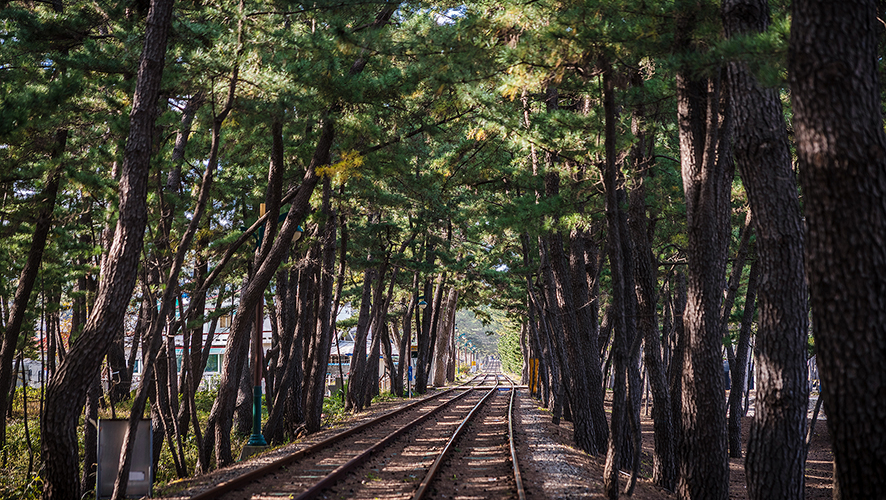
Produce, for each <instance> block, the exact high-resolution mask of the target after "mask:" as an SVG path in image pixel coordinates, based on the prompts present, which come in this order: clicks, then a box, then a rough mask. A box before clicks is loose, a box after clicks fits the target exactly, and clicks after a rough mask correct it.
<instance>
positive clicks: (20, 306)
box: [0, 130, 68, 446]
mask: <svg viewBox="0 0 886 500" xmlns="http://www.w3.org/2000/svg"><path fill="white" fill-rule="evenodd" d="M67 138H68V132H67V131H66V130H59V131H58V132H56V134H55V145H54V147H53V152H52V157H53V159H58V158H60V157H61V155H62V152H63V151H64V149H65V144H66V143H67ZM48 175H49V178H48V182H47V183H46V187H44V189H43V191H42V192H41V193H40V194H39V195H38V196H37V197H35V198H37V199H38V200H39V204H40V208H39V211H38V213H37V223H36V224H35V225H34V234H33V235H32V237H31V247H30V249H29V250H28V257H27V260H26V261H25V265H24V267H23V268H22V270H21V273H20V274H19V278H18V285H17V286H16V288H15V295H14V296H13V299H12V306H11V307H10V308H9V316H8V318H7V319H6V324H5V325H2V327H3V341H2V345H0V394H3V395H4V396H3V397H0V416H5V415H6V412H7V411H8V409H9V406H8V399H7V398H6V397H5V395H6V394H8V393H9V391H10V390H11V389H13V388H14V387H15V383H14V381H13V373H12V362H13V359H14V358H15V352H16V348H17V347H18V338H19V335H20V334H21V329H22V324H23V323H24V320H25V311H26V310H27V307H28V302H29V301H30V299H31V291H33V289H34V285H35V284H36V283H37V274H38V273H39V271H40V264H41V263H42V262H43V251H44V250H45V249H46V240H47V237H48V236H49V230H50V229H51V228H52V212H53V210H54V209H55V200H56V198H57V197H58V190H59V185H60V184H61V178H62V173H61V168H54V169H53V170H52V171H50V172H49V173H48ZM5 444H6V418H5V417H4V418H0V446H3V445H5Z"/></svg>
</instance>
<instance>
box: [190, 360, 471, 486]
mask: <svg viewBox="0 0 886 500" xmlns="http://www.w3.org/2000/svg"><path fill="white" fill-rule="evenodd" d="M478 378H480V376H479V375H477V376H476V377H474V378H473V379H471V380H469V381H467V382H465V383H464V384H461V385H459V386H456V387H453V388H451V389H447V390H445V391H442V392H440V393H438V394H434V395H433V396H430V397H427V398H423V399H419V400H418V401H415V402H412V403H409V404H408V405H405V406H403V407H401V408H398V409H396V410H394V411H392V412H390V413H386V414H384V415H381V416H379V417H376V418H373V419H371V420H368V421H366V422H363V423H362V424H359V425H355V426H354V427H351V428H350V429H347V430H345V431H343V432H340V433H338V434H336V435H334V436H330V437H328V438H326V439H324V440H322V441H318V442H316V443H314V444H312V445H310V446H307V447H305V448H302V449H301V450H298V451H295V452H293V453H291V454H289V455H286V456H284V457H280V458H278V459H276V460H274V461H271V462H269V463H267V464H265V465H262V466H260V467H257V468H255V469H253V470H251V471H249V472H246V473H244V474H241V475H239V476H237V477H235V478H232V479H229V480H227V481H224V482H221V483H219V484H218V485H216V486H213V487H212V488H209V489H208V490H205V491H202V492H200V493H198V494H196V495H194V496H192V497H191V500H214V499H216V498H218V497H220V496H222V495H224V494H226V493H228V492H230V491H232V490H235V489H237V488H241V487H243V486H245V485H247V484H249V483H250V482H252V481H255V480H257V479H259V478H261V477H264V476H267V475H268V474H270V473H272V472H274V471H276V470H277V469H280V468H281V467H285V466H287V465H289V464H291V463H293V462H295V461H297V460H299V459H301V458H304V457H305V456H307V455H310V454H311V453H315V452H317V451H320V450H322V449H324V448H327V447H329V446H331V445H333V444H335V443H337V442H339V441H341V440H343V439H346V438H348V437H351V436H353V435H354V434H357V433H359V432H362V431H364V430H366V429H367V428H369V427H371V426H373V425H375V424H378V423H379V422H381V421H382V420H386V419H388V418H391V417H394V416H397V415H399V414H401V413H404V412H406V411H409V410H411V409H413V408H415V407H417V406H419V405H422V404H424V403H427V402H430V401H433V400H435V399H439V398H441V397H443V396H444V395H446V394H449V393H451V392H454V391H457V390H461V389H464V388H465V387H466V386H467V385H468V384H470V383H472V382H475V381H476V380H477V379H478ZM483 380H484V381H485V380H486V377H485V376H484V377H483ZM481 383H482V382H481ZM468 389H469V390H468V391H465V392H464V393H462V394H459V395H458V396H456V397H455V398H453V399H451V400H449V401H447V402H445V403H443V404H442V405H440V407H438V408H437V409H434V410H431V411H430V412H429V413H428V415H432V414H434V413H435V412H436V411H437V410H438V409H439V408H442V407H443V406H446V405H447V404H448V403H450V402H452V401H454V400H456V399H459V398H461V397H462V396H463V395H464V394H467V393H468V392H470V390H473V388H472V387H468ZM299 498H301V497H299Z"/></svg>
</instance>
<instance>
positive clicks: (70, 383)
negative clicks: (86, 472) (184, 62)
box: [41, 0, 174, 500]
mask: <svg viewBox="0 0 886 500" xmlns="http://www.w3.org/2000/svg"><path fill="white" fill-rule="evenodd" d="M173 3H174V2H173V0H152V2H151V9H150V11H149V13H148V19H147V23H146V25H147V28H146V32H145V43H144V49H143V51H142V55H141V60H140V62H139V71H138V82H137V83H136V89H135V95H134V97H133V101H132V102H133V106H132V111H131V113H130V127H129V136H128V138H127V141H126V148H125V152H124V156H123V167H122V170H121V177H120V217H119V219H118V221H117V227H116V230H115V233H114V239H113V243H112V244H111V246H110V248H109V250H108V253H107V259H105V261H104V262H103V266H102V270H101V276H102V279H101V281H100V283H99V290H98V295H97V296H96V301H95V305H94V306H93V309H92V313H91V314H90V317H89V321H88V322H87V324H86V328H85V329H84V331H83V333H82V334H81V335H80V337H79V338H78V339H77V341H76V342H75V343H74V345H73V346H72V347H71V352H69V354H70V355H69V356H67V357H66V358H65V361H64V362H62V364H61V366H59V368H58V372H57V373H56V376H55V377H53V379H52V381H51V382H50V384H49V387H48V388H47V391H46V401H47V404H46V406H45V408H44V414H43V418H41V431H42V441H41V447H42V451H43V459H44V463H45V464H46V469H45V474H44V479H45V486H44V492H43V495H44V498H47V499H53V500H58V499H66V498H67V499H72V500H79V498H80V485H79V484H78V481H77V449H78V447H77V439H76V435H75V432H76V431H75V429H76V425H77V419H78V418H79V416H80V412H81V410H82V408H83V404H84V400H85V397H86V390H87V388H88V386H89V384H90V383H91V378H90V377H89V376H88V375H89V374H92V373H95V372H97V370H98V367H99V366H100V364H101V360H102V359H103V358H104V356H105V353H106V352H107V350H108V346H109V345H110V343H111V342H113V339H114V337H115V336H116V334H117V332H119V331H120V330H121V329H122V327H123V318H124V315H125V313H126V308H127V306H128V305H129V299H130V297H131V295H132V289H133V287H134V286H135V277H136V275H137V274H138V273H137V270H138V262H139V256H140V254H141V249H142V244H143V243H144V233H145V226H146V224H147V207H146V200H147V180H148V170H149V159H150V154H151V144H152V141H151V133H152V130H153V127H154V121H155V118H156V108H157V97H158V96H159V90H160V80H161V77H162V74H163V65H164V60H165V56H166V38H167V33H168V30H169V26H170V20H171V18H172V5H173Z"/></svg>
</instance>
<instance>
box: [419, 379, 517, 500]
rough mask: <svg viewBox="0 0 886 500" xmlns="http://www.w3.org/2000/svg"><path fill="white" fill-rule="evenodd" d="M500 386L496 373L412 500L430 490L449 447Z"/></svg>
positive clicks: (438, 456)
mask: <svg viewBox="0 0 886 500" xmlns="http://www.w3.org/2000/svg"><path fill="white" fill-rule="evenodd" d="M484 381H485V378H484ZM498 386H499V382H498V375H496V376H495V385H494V386H492V389H490V390H489V392H487V393H486V395H485V396H483V398H482V399H480V401H479V402H478V403H477V404H476V405H475V406H474V408H473V409H471V411H470V413H468V416H466V417H465V418H464V420H462V422H461V424H460V425H459V426H458V428H457V429H455V432H454V433H452V437H450V438H449V441H448V442H447V443H446V446H444V447H443V450H442V451H441V452H440V453H439V454H438V455H437V459H436V460H434V463H433V465H431V468H430V469H428V472H427V474H425V478H424V479H423V480H422V482H421V484H420V485H418V490H416V492H415V494H414V495H413V496H412V500H421V499H422V498H424V495H425V493H426V492H427V490H428V486H429V485H430V484H431V481H433V480H434V476H435V475H436V474H437V469H439V468H440V464H441V463H443V459H444V458H445V457H446V454H447V453H449V449H450V448H451V447H452V444H453V443H454V442H455V440H456V439H458V438H459V436H461V433H462V431H463V430H464V428H465V426H466V425H467V424H468V422H470V421H471V418H473V417H474V414H475V413H476V412H477V410H478V409H479V408H480V407H481V406H483V403H485V402H486V400H488V399H489V398H490V397H491V396H492V395H493V394H495V391H497V390H498Z"/></svg>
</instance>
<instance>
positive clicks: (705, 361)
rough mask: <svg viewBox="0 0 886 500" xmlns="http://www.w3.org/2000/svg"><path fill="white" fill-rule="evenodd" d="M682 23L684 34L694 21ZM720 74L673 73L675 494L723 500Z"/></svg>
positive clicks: (724, 217)
mask: <svg viewBox="0 0 886 500" xmlns="http://www.w3.org/2000/svg"><path fill="white" fill-rule="evenodd" d="M686 24H687V25H686V26H680V27H679V28H678V29H680V30H681V31H685V30H688V29H690V26H691V24H690V23H686ZM727 101H728V100H727V98H726V93H725V92H724V90H723V89H722V86H721V83H720V77H712V78H706V79H699V78H698V77H696V76H694V75H691V74H689V73H688V70H683V71H681V72H679V73H678V75H677V114H678V123H679V127H680V161H681V167H682V175H683V192H684V195H685V197H686V217H687V240H688V244H687V257H688V275H687V283H688V290H687V291H688V295H687V304H686V310H685V311H684V316H683V323H684V328H685V335H686V344H685V349H686V350H685V352H684V359H683V367H682V369H683V376H682V377H683V380H682V390H683V393H682V417H681V418H682V428H683V432H682V433H681V440H680V445H679V452H678V482H677V494H678V496H679V497H680V498H683V499H698V498H705V499H724V500H725V499H726V498H727V497H728V495H729V463H728V461H727V458H726V455H727V453H726V452H727V447H726V415H725V413H724V411H723V408H724V407H725V404H726V402H725V397H724V387H723V363H722V361H721V350H722V337H723V336H722V331H721V328H720V327H721V325H720V302H721V301H722V297H723V290H724V288H725V285H726V283H725V281H726V280H725V275H726V251H727V249H728V241H729V240H728V234H729V211H730V206H729V201H730V200H729V196H730V192H731V183H732V174H733V166H732V162H731V152H730V151H729V133H730V123H729V122H730V119H729V108H728V102H727Z"/></svg>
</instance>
